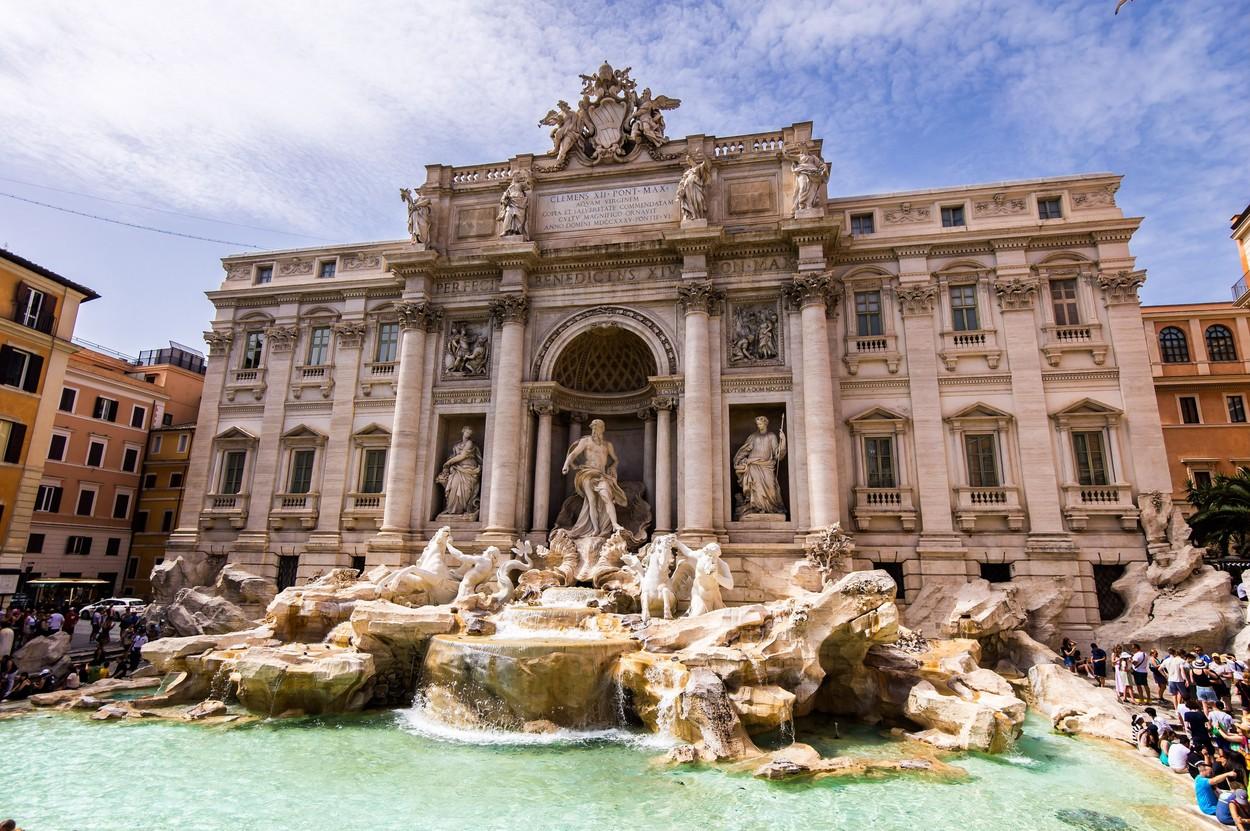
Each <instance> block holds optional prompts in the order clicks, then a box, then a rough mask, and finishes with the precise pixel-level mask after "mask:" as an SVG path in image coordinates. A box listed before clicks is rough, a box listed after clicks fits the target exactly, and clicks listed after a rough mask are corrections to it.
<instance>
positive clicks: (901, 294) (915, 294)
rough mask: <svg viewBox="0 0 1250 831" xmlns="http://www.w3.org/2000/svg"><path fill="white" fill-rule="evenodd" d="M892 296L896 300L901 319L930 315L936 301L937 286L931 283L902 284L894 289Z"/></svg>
mask: <svg viewBox="0 0 1250 831" xmlns="http://www.w3.org/2000/svg"><path fill="white" fill-rule="evenodd" d="M894 295H895V297H897V298H898V303H899V308H900V309H902V312H903V317H917V316H921V315H931V314H933V304H934V301H936V300H937V286H935V285H933V284H932V283H913V284H911V285H906V284H904V285H901V286H898V287H897V288H895V289H894Z"/></svg>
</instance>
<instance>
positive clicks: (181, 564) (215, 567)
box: [152, 551, 226, 606]
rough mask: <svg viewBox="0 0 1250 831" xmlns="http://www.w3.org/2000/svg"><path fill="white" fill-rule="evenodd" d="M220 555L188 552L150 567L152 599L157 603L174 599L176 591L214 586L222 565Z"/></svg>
mask: <svg viewBox="0 0 1250 831" xmlns="http://www.w3.org/2000/svg"><path fill="white" fill-rule="evenodd" d="M225 562H226V558H225V557H224V556H222V555H213V554H207V553H205V552H203V551H188V552H185V553H183V554H180V555H178V556H177V557H174V558H173V559H172V560H165V561H164V562H162V563H159V564H158V565H157V566H156V567H155V568H153V569H152V599H153V602H154V603H156V604H157V605H159V606H168V605H169V604H171V603H173V602H174V599H175V598H176V597H177V596H178V592H180V591H182V590H183V589H194V588H200V587H204V586H211V585H213V583H214V581H215V580H216V579H217V574H218V572H220V571H221V569H222V566H223V565H225Z"/></svg>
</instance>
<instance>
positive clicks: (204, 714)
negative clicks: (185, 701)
mask: <svg viewBox="0 0 1250 831" xmlns="http://www.w3.org/2000/svg"><path fill="white" fill-rule="evenodd" d="M225 714H226V703H225V702H224V701H217V700H215V699H212V698H209V699H205V700H204V701H201V702H200V703H199V704H196V705H195V706H194V707H192V708H191V709H189V710H187V711H186V712H185V713H183V714H182V717H183V718H185V719H186V720H187V721H199V720H200V719H205V718H210V717H212V716H224V715H225Z"/></svg>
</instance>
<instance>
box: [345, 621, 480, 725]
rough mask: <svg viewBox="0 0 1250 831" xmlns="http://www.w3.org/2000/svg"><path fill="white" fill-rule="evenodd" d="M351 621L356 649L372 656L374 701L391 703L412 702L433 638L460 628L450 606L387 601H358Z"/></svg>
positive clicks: (398, 704) (403, 704)
mask: <svg viewBox="0 0 1250 831" xmlns="http://www.w3.org/2000/svg"><path fill="white" fill-rule="evenodd" d="M350 623H351V627H352V633H353V634H352V639H353V642H354V643H355V645H356V648H357V649H359V650H360V651H362V652H368V653H369V654H370V655H372V656H373V662H374V668H375V671H376V673H377V681H376V683H375V684H374V697H375V703H379V704H388V705H391V706H406V705H408V704H411V703H412V697H413V694H414V693H415V692H416V685H417V674H418V672H419V671H420V669H421V665H422V663H423V662H424V660H425V653H426V649H427V648H428V646H429V642H430V638H431V637H432V636H434V635H441V634H446V633H449V632H454V631H455V630H456V627H457V622H456V616H455V614H453V613H452V611H451V607H449V606H422V607H420V608H413V607H411V606H400V605H398V604H395V603H390V602H388V601H385V600H369V601H364V600H362V601H358V602H357V603H356V605H355V608H354V609H353V611H352V617H351V621H350Z"/></svg>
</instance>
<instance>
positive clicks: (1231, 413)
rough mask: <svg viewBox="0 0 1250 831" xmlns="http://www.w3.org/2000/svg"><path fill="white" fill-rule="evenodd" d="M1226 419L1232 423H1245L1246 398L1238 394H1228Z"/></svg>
mask: <svg viewBox="0 0 1250 831" xmlns="http://www.w3.org/2000/svg"><path fill="white" fill-rule="evenodd" d="M1228 420H1229V421H1230V422H1232V423H1233V424H1245V423H1246V399H1245V398H1243V397H1241V396H1240V395H1230V396H1228Z"/></svg>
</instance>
